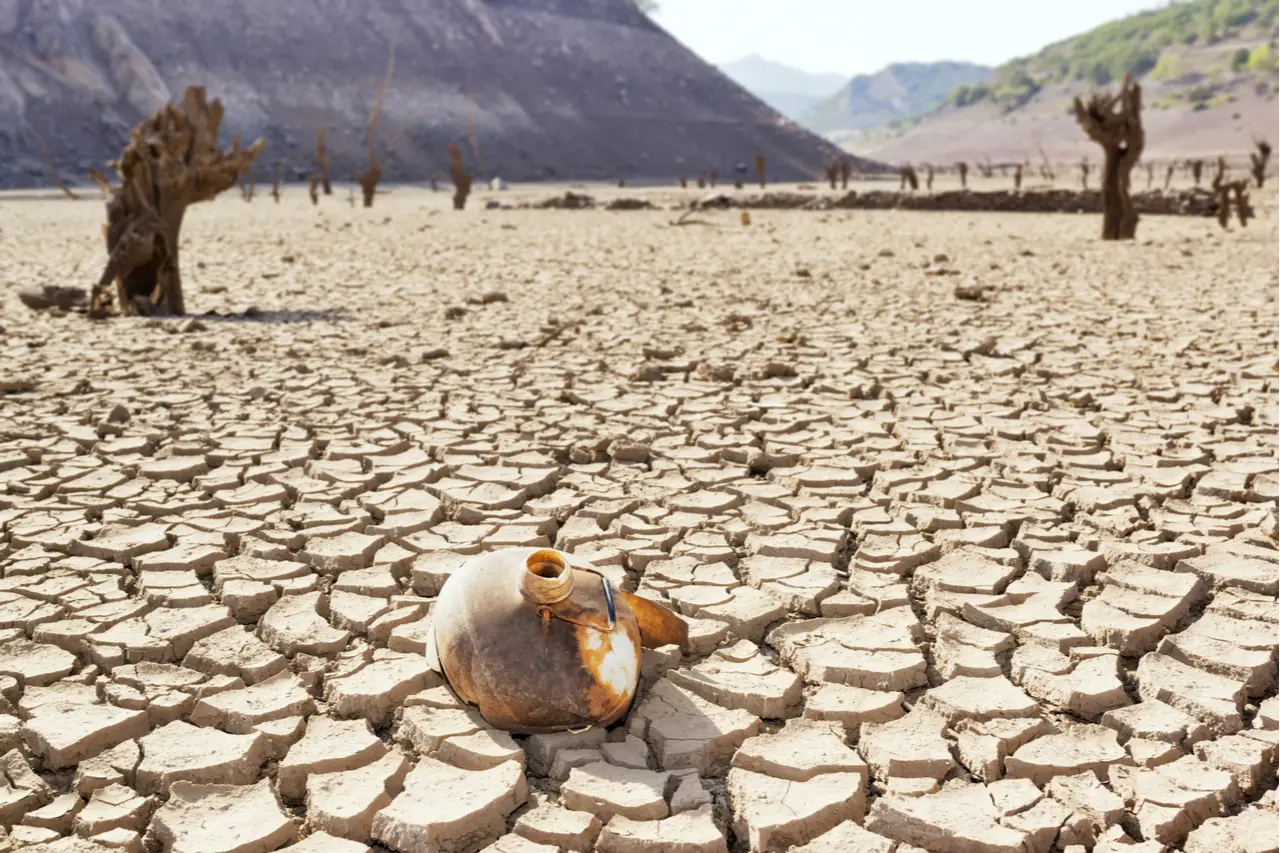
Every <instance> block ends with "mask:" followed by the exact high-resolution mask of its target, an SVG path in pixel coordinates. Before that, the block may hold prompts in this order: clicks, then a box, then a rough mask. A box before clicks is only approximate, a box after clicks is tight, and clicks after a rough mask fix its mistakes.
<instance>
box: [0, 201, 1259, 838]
mask: <svg viewBox="0 0 1280 853" xmlns="http://www.w3.org/2000/svg"><path fill="white" fill-rule="evenodd" d="M519 192H520V191H519V190H513V191H512V192H511V193H510V194H504V195H506V196H507V197H508V198H511V197H516V196H517V195H518V193H519ZM526 192H529V193H531V195H530V196H529V197H534V196H546V195H547V194H548V192H549V191H548V190H547V189H545V188H544V189H540V190H537V191H533V190H529V191H526ZM599 192H602V193H603V192H607V191H599ZM626 192H627V193H628V194H632V192H631V191H626ZM635 194H641V195H647V197H651V198H655V199H660V200H663V199H665V200H666V201H667V202H670V201H673V200H674V199H673V198H672V197H673V196H675V191H674V190H662V191H658V190H649V191H636V193H635ZM344 195H345V190H339V194H338V195H337V196H335V197H333V198H327V199H324V200H323V203H322V205H321V206H320V207H319V208H314V207H312V206H311V205H310V204H309V203H307V201H306V197H305V191H304V190H302V189H300V188H297V187H289V188H287V190H286V196H285V198H284V201H283V203H281V204H279V205H275V204H272V202H271V199H270V198H268V197H259V199H257V200H255V201H254V202H253V203H252V204H245V203H244V202H243V201H242V200H240V199H239V198H236V197H233V196H232V195H231V194H228V195H227V196H224V197H223V198H221V199H219V200H217V201H215V202H211V203H209V204H206V205H202V206H200V207H198V208H196V209H194V210H192V211H191V213H190V214H189V215H188V218H187V224H186V227H185V231H184V245H183V260H184V270H185V274H186V286H187V305H188V307H189V308H190V309H191V310H192V311H193V312H196V313H195V314H194V315H192V316H188V317H184V318H178V319H170V320H158V321H147V320H139V319H113V320H109V321H105V322H97V323H94V322H90V321H88V320H87V319H85V318H84V316H83V315H80V314H75V313H69V314H63V313H58V312H33V311H30V310H28V309H27V308H26V307H24V306H23V305H22V304H21V303H20V302H19V301H18V300H17V298H16V297H15V296H14V294H13V291H14V290H15V289H16V288H19V287H23V286H31V285H40V284H83V283H85V282H89V281H92V280H93V279H95V278H96V277H97V274H98V272H99V270H100V264H101V263H102V262H103V247H102V237H101V233H100V225H101V221H102V217H103V214H102V207H101V204H100V202H98V201H92V200H86V201H83V202H70V201H63V200H52V199H45V200H32V199H19V198H6V199H0V223H3V224H2V225H0V281H3V282H4V284H5V287H6V292H5V293H3V294H0V327H2V328H0V389H3V392H2V393H0V568H2V569H3V571H2V572H0V781H2V782H3V784H0V825H3V827H4V828H5V831H4V833H3V836H4V840H3V841H0V850H10V849H18V848H24V847H25V848H26V849H28V850H32V851H47V853H90V851H92V853H105V852H106V851H109V850H121V851H139V850H146V851H157V850H162V851H166V853H168V851H172V852H173V853H268V851H273V850H277V849H287V850H290V851H294V853H359V851H367V850H368V849H369V848H370V846H373V847H375V848H377V849H379V850H384V849H385V850H392V851H397V853H437V851H439V853H472V851H478V850H485V851H489V853H553V851H557V850H558V851H581V852H582V853H588V851H598V853H642V851H653V852H654V853H657V851H670V852H671V853H726V851H733V852H734V853H745V851H752V853H755V851H779V850H796V851H802V853H845V851H849V852H850V853H894V851H896V853H916V851H918V850H921V849H923V850H928V851H933V853H1050V851H1062V853H1083V851H1087V850H1096V851H1103V853H1158V851H1160V850H1162V849H1184V850H1187V851H1191V853H1268V851H1271V853H1274V851H1276V849H1277V845H1276V826H1277V815H1276V758H1277V718H1278V717H1280V709H1278V708H1277V698H1276V691H1277V683H1276V682H1277V678H1276V666H1277V642H1276V632H1277V621H1276V620H1277V605H1276V595H1277V552H1276V529H1277V476H1276V474H1277V461H1276V460H1277V457H1276V454H1277V421H1276V414H1277V360H1276V347H1277V303H1276V293H1277V273H1276V267H1277V254H1276V244H1277V228H1276V223H1277V220H1276V210H1275V205H1274V201H1271V202H1269V203H1266V204H1264V205H1263V207H1262V210H1261V218H1260V219H1259V220H1257V221H1256V222H1254V223H1252V224H1251V225H1250V226H1249V228H1248V229H1245V230H1241V229H1239V228H1238V227H1237V226H1234V225H1233V227H1232V230H1231V231H1230V232H1226V233H1223V232H1221V231H1219V230H1218V227H1217V225H1216V223H1214V222H1213V221H1212V220H1207V219H1174V218H1159V217H1150V218H1148V219H1146V220H1144V222H1143V223H1142V225H1141V227H1140V231H1139V234H1140V240H1138V241H1137V242H1135V243H1131V244H1122V245H1116V244H1112V245H1107V244H1104V243H1101V242H1100V241H1098V239H1097V232H1098V229H1099V225H1100V223H1099V222H1098V220H1097V218H1096V217H1092V216H1071V215H1057V216H1047V215H1046V216H1042V215H1033V214H1023V215H1017V214H1014V215H1005V214H982V215H973V216H967V215H959V214H933V213H909V212H894V211H870V212H863V211H851V212H832V213H812V212H787V211H753V212H752V216H751V222H750V224H749V225H745V226H744V225H743V224H742V222H741V220H740V218H739V217H740V214H739V212H737V211H730V212H723V211H708V212H705V213H700V214H699V215H698V216H696V217H691V218H690V219H691V220H692V221H686V223H685V224H683V225H680V226H674V225H671V224H670V222H671V220H672V219H673V218H674V214H672V213H670V212H665V211H641V212H605V211H576V212H575V211H530V210H511V211H508V210H490V211H486V210H484V209H483V202H484V201H485V200H486V199H487V198H491V197H492V196H489V195H488V194H487V193H484V192H481V193H478V194H477V196H476V198H475V204H474V206H475V207H476V208H478V209H473V210H468V211H465V212H463V213H460V214H459V213H454V212H452V211H449V210H446V206H447V199H446V195H447V194H446V193H445V192H441V193H439V194H432V193H430V192H428V191H425V190H414V189H409V188H394V191H393V192H391V193H389V194H386V195H384V196H380V197H379V199H378V202H377V205H376V206H375V207H374V208H373V209H372V210H363V209H358V208H354V207H350V206H348V204H347V203H346V199H345V198H344ZM1262 195H1264V196H1265V195H1266V194H1265V193H1263V194H1262ZM688 197H689V196H686V198H688ZM962 297H963V298H962ZM516 545H539V546H554V547H557V548H561V549H563V550H565V551H569V552H572V553H574V554H578V555H581V556H583V557H585V558H588V559H589V560H591V561H593V562H594V564H595V565H597V566H599V567H600V568H601V569H602V570H603V571H604V572H606V573H607V574H608V575H609V576H610V577H611V578H612V579H613V580H614V581H615V582H616V583H617V584H619V585H621V586H622V587H623V588H626V589H629V590H635V591H638V592H639V593H640V594H642V595H646V596H652V597H654V598H657V599H660V600H662V601H664V602H668V603H669V604H670V605H671V606H672V607H673V608H674V609H676V610H677V611H678V612H679V613H681V614H682V615H684V616H685V617H687V619H688V620H689V623H690V626H691V636H692V643H691V645H692V649H691V653H690V654H688V655H684V656H682V655H681V654H680V652H679V651H678V650H676V649H674V648H670V647H668V648H661V649H655V650H649V651H646V652H645V654H644V659H643V667H642V683H641V691H640V695H639V697H638V699H637V701H636V702H635V704H634V705H633V707H632V709H631V711H630V713H629V714H628V716H627V717H626V718H625V719H624V720H623V721H622V722H621V723H619V724H618V725H617V726H615V727H613V728H612V729H610V730H608V731H604V730H600V729H591V730H587V731H582V732H574V733H564V734H556V735H538V736H532V737H512V736H510V735H508V734H506V733H504V732H501V731H496V730H493V729H492V728H490V727H489V726H487V725H486V724H485V722H484V720H483V719H481V718H480V717H478V715H477V714H476V713H475V712H474V711H473V710H472V709H469V708H468V707H466V706H464V705H463V704H461V703H460V702H459V701H458V700H457V699H456V697H454V696H453V695H452V694H451V693H450V691H449V689H448V688H447V686H445V685H444V684H442V682H441V681H440V679H439V678H438V677H436V676H435V675H434V674H433V673H431V672H430V671H429V670H428V668H427V666H426V664H425V662H424V658H423V655H422V652H423V648H424V643H425V639H426V636H427V634H428V632H429V630H430V626H431V617H432V605H433V600H434V597H435V596H436V595H437V593H438V592H439V590H440V588H441V585H442V584H443V583H444V582H445V580H446V579H447V578H448V577H449V575H450V573H451V572H452V571H454V570H455V569H456V568H457V567H458V566H459V565H460V564H461V563H462V562H463V561H464V560H466V559H467V557H468V556H469V555H473V554H477V553H480V552H483V551H486V550H489V549H495V548H500V547H507V546H516ZM530 665H531V666H535V665H537V662H536V661H530Z"/></svg>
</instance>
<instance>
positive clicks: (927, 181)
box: [924, 163, 933, 192]
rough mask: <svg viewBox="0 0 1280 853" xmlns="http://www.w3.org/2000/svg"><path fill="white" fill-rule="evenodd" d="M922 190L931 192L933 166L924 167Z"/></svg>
mask: <svg viewBox="0 0 1280 853" xmlns="http://www.w3.org/2000/svg"><path fill="white" fill-rule="evenodd" d="M924 188H925V189H926V190H928V191H929V192H933V164H932V163H930V164H929V165H927V166H925V173H924Z"/></svg>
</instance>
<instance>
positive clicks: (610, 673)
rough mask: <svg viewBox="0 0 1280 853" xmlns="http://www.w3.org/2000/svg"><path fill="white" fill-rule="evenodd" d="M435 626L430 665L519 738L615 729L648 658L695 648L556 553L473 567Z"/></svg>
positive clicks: (640, 602)
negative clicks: (662, 650) (664, 649)
mask: <svg viewBox="0 0 1280 853" xmlns="http://www.w3.org/2000/svg"><path fill="white" fill-rule="evenodd" d="M433 619H434V621H433V625H432V631H431V634H430V637H429V640H428V645H427V656H428V659H429V660H430V662H431V665H432V666H433V667H434V668H435V669H436V670H437V671H438V672H440V673H441V674H442V675H443V676H444V678H445V680H446V681H447V682H448V683H449V686H450V687H452V688H453V690H454V692H455V693H457V694H458V696H459V697H460V698H461V699H462V700H463V701H465V702H468V703H470V704H473V705H475V706H476V707H477V708H478V709H479V711H480V714H481V716H483V717H484V718H485V720H486V721H488V722H489V723H490V724H492V725H494V726H496V727H498V728H501V729H505V730H506V731H509V732H515V733H519V734H536V733H540V732H553V731H562V730H565V729H572V728H582V727H585V726H592V725H601V726H607V725H610V724H611V723H614V722H616V721H617V720H619V719H620V718H621V717H622V716H623V715H624V714H626V712H627V710H628V709H629V708H630V707H631V702H632V700H633V699H634V698H635V693H636V687H637V685H638V684H639V680H640V649H641V648H642V647H644V648H655V647H657V646H662V645H668V644H676V645H679V646H680V647H681V648H682V649H683V648H686V647H687V646H688V640H689V629H688V626H687V625H686V624H685V622H684V620H682V619H681V618H680V617H679V616H677V615H676V614H674V613H672V612H671V611H670V610H668V609H667V608H666V607H664V606H662V605H661V604H658V603H656V602H653V601H650V600H648V599H646V598H642V597H640V596H637V595H632V594H631V593H627V592H623V591H622V590H619V589H617V588H616V587H614V586H613V584H612V583H610V582H609V579H608V578H606V577H605V576H604V575H603V574H601V573H600V572H599V571H597V570H596V569H595V568H593V567H592V566H591V565H590V564H589V563H586V562H584V561H581V560H576V559H575V558H573V557H572V556H571V555H569V554H565V553H563V552H561V551H556V550H552V549H549V548H546V549H536V548H508V549H504V550H502V551H495V552H493V553H491V554H484V555H482V556H479V557H475V558H473V559H471V560H469V561H468V562H467V563H466V564H465V565H463V566H462V567H461V568H460V569H459V570H458V571H456V572H454V574H453V575H451V576H450V577H449V579H448V580H447V581H445V584H444V587H443V588H442V589H441V591H440V596H439V598H438V599H437V600H436V605H435V607H434V609H433Z"/></svg>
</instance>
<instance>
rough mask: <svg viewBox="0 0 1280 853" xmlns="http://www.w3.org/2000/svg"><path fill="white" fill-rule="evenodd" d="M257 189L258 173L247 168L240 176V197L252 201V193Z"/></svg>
mask: <svg viewBox="0 0 1280 853" xmlns="http://www.w3.org/2000/svg"><path fill="white" fill-rule="evenodd" d="M257 189H258V173H257V171H255V170H254V169H249V171H248V172H245V173H244V174H242V175H241V176H240V197H241V198H243V199H244V200H245V201H247V202H252V201H253V194H254V192H256V191H257Z"/></svg>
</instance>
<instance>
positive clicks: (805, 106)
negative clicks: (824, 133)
mask: <svg viewBox="0 0 1280 853" xmlns="http://www.w3.org/2000/svg"><path fill="white" fill-rule="evenodd" d="M720 70H721V71H723V72H724V73H725V74H726V75H728V77H729V78H730V79H731V80H733V81H734V82H735V83H737V84H738V85H739V86H742V87H743V88H744V89H746V90H747V91H749V92H751V93H752V94H753V95H755V96H756V97H757V98H759V99H760V100H762V101H764V102H765V103H766V104H768V105H769V106H771V107H773V108H774V109H775V110H777V111H778V112H780V113H782V114H783V115H784V116H787V117H788V118H792V119H797V120H798V119H799V118H800V117H801V116H802V115H804V114H805V113H806V112H807V111H809V110H810V109H812V108H813V107H814V106H816V105H817V104H819V103H821V102H822V101H823V100H824V99H826V98H828V97H830V96H831V93H832V92H834V91H835V90H836V89H838V88H839V87H840V84H841V83H843V82H844V77H842V76H841V75H839V74H815V73H812V72H809V71H802V70H801V69H799V68H792V67H791V66H789V65H783V64H782V63H780V62H774V61H773V60H770V59H765V58H764V57H762V56H760V55H759V54H754V53H753V54H751V55H750V56H744V57H742V58H741V59H735V60H734V61H732V62H726V63H723V64H721V65H720Z"/></svg>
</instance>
